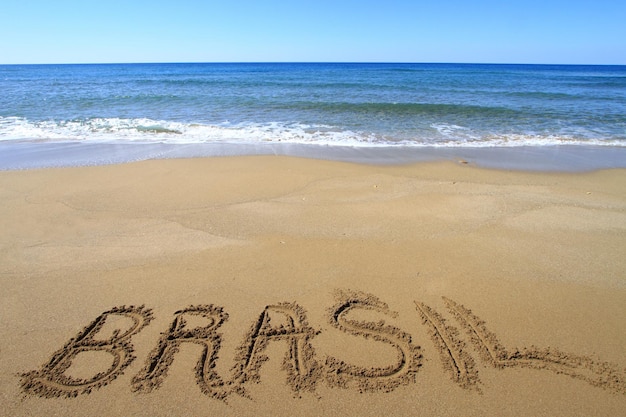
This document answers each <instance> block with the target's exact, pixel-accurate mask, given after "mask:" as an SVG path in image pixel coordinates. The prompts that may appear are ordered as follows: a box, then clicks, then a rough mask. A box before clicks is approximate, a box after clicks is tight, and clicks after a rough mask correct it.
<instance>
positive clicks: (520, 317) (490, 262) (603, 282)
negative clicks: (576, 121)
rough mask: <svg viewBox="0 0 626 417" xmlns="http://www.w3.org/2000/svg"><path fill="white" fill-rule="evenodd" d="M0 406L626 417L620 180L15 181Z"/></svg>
mask: <svg viewBox="0 0 626 417" xmlns="http://www.w3.org/2000/svg"><path fill="white" fill-rule="evenodd" d="M0 248H1V249H0V288H2V291H0V320H1V325H0V410H2V411H1V412H0V414H2V415H6V416H27V415H28V416H30V415H36V416H38V415H46V416H54V415H59V416H94V415H106V416H129V415H132V416H182V415H197V416H205V415H206V416H208V415H223V416H229V415H232V416H243V415H255V416H259V415H268V416H269V415H271V416H281V415H284V416H293V415H303V416H306V415H348V416H350V415H358V416H367V415H372V416H374V415H376V416H378V415H422V416H447V415H451V416H459V415H463V416H484V415H499V416H540V415H546V416H547V415H549V416H572V415H585V416H594V415H598V416H607V415H615V416H617V415H626V331H624V330H625V329H626V256H624V254H625V253H626V170H619V169H614V170H605V171H597V172H589V173H560V174H559V173H539V172H507V171H497V170H487V169H480V168H477V167H473V166H471V164H465V163H461V162H436V163H419V164H413V165H401V166H398V165H396V166H376V165H365V164H354V163H342V162H331V161H320V160H311V159H303V158H294V157H280V156H257V157H224V158H204V159H203V158H199V159H179V160H160V161H145V162H138V163H129V164H122V165H114V166H99V167H81V168H58V169H41V170H28V171H5V172H0Z"/></svg>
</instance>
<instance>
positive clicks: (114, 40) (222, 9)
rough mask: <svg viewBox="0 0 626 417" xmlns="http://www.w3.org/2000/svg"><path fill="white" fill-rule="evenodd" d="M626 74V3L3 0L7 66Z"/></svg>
mask: <svg viewBox="0 0 626 417" xmlns="http://www.w3.org/2000/svg"><path fill="white" fill-rule="evenodd" d="M247 61H341V62H347V61H350V62H351V61H357V62H379V61H382V62H472V63H474V62H494V63H562V64H626V0H541V1H537V0H493V1H491V0H463V1H460V0H430V1H420V0H377V1H371V0H358V1H353V0H310V1H309V0H300V1H298V0H284V1H279V0H254V1H253V0H223V1H211V0H197V1H195V0H167V1H164V0H149V1H144V0H124V1H118V0H2V5H1V6H0V64H19V63H91V62H247Z"/></svg>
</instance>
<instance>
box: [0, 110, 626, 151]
mask: <svg viewBox="0 0 626 417" xmlns="http://www.w3.org/2000/svg"><path fill="white" fill-rule="evenodd" d="M430 127H431V129H432V130H431V131H430V133H429V132H425V133H421V134H420V135H419V136H418V135H415V136H413V137H410V138H408V139H407V138H406V137H404V138H391V137H386V136H383V135H377V134H374V133H370V132H358V131H352V130H346V129H338V128H335V127H333V126H328V125H308V124H303V123H283V122H271V123H240V124H231V123H228V122H224V123H221V124H198V123H193V124H190V123H181V122H172V121H163V120H152V119H145V118H140V119H121V118H94V119H89V120H72V121H39V122H32V121H29V120H26V119H24V118H19V117H5V118H3V117H0V141H27V142H77V141H85V142H90V143H93V142H103V143H106V142H148V143H166V144H194V143H230V144H237V143H244V144H250V143H264V142H270V143H281V142H282V143H294V144H310V145H323V146H352V147H397V146H404V147H445V148H448V147H450V148H454V147H467V148H484V147H518V146H558V145H593V146H614V147H615V146H616V147H626V141H622V140H616V139H610V140H608V139H603V138H595V139H594V138H582V139H581V138H576V137H573V136H571V135H541V134H482V135H479V134H477V133H475V132H473V131H472V130H471V129H468V128H466V127H463V126H458V125H454V124H445V123H436V124H432V125H431V126H430Z"/></svg>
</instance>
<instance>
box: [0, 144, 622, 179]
mask: <svg viewBox="0 0 626 417" xmlns="http://www.w3.org/2000/svg"><path fill="white" fill-rule="evenodd" d="M0 151H1V152H0V171H7V170H23V169H36V168H52V167H69V166H98V165H111V164H123V163H129V162H137V161H144V160H155V159H179V158H185V159H188V158H207V157H209V158H210V157H224V156H226V157H231V156H254V155H257V156H261V155H283V156H294V157H301V158H308V159H319V160H329V161H341V162H353V163H360V164H374V165H406V164H412V163H416V162H436V161H461V160H462V161H465V162H467V163H470V164H472V165H475V166H478V167H483V168H494V169H503V170H516V171H545V172H586V171H595V170H602V169H612V168H626V147H603V146H541V147H532V146H523V147H485V148H471V147H467V148H465V147H451V148H445V147H444V148H437V147H349V146H325V145H304V144H290V143H260V144H244V143H202V144H165V143H122V142H118V143H111V142H104V143H85V142H58V143H51V142H36V143H33V142H24V141H16V142H2V143H0Z"/></svg>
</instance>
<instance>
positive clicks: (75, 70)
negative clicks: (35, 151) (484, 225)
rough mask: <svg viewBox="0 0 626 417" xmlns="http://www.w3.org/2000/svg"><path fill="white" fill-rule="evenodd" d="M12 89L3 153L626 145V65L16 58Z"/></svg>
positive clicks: (3, 100)
mask: <svg viewBox="0 0 626 417" xmlns="http://www.w3.org/2000/svg"><path fill="white" fill-rule="evenodd" d="M0 91H2V94H1V95H0V152H2V149H3V148H2V147H1V146H2V145H6V144H9V143H10V144H12V146H11V147H10V148H5V149H15V146H17V145H16V144H18V143H19V144H21V145H20V146H26V145H29V146H30V148H29V149H32V147H33V146H36V145H40V146H41V145H42V144H45V145H46V146H47V147H48V148H49V147H50V146H51V144H61V143H64V144H67V143H73V144H75V143H89V144H100V145H101V144H117V145H125V144H130V143H133V144H167V145H168V146H169V147H170V148H171V147H172V146H173V145H186V144H187V145H188V144H209V145H211V146H212V149H217V148H216V144H223V145H224V146H228V147H229V148H230V149H232V147H233V146H236V145H243V146H242V147H241V149H242V150H243V151H242V152H243V153H246V151H245V150H246V149H250V146H253V149H256V150H258V149H259V147H262V146H264V144H296V145H307V146H309V147H315V146H323V147H329V146H330V147H350V148H359V149H360V148H401V149H421V148H445V149H458V148H467V149H475V148H494V147H496V148H501V147H529V146H530V147H554V146H574V147H590V146H592V147H607V149H608V148H625V147H626V66H550V65H473V64H107V65H24V66H22V65H11V66H0ZM67 162H68V164H72V161H71V160H68V161H67Z"/></svg>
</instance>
